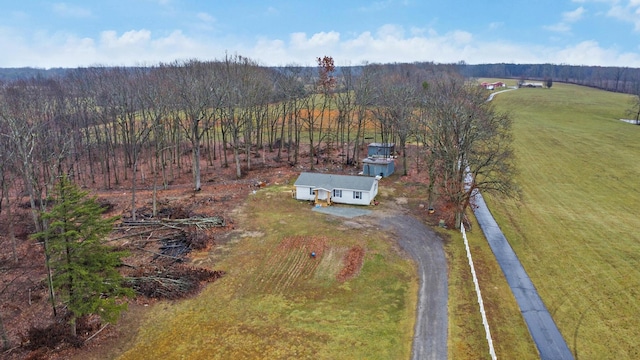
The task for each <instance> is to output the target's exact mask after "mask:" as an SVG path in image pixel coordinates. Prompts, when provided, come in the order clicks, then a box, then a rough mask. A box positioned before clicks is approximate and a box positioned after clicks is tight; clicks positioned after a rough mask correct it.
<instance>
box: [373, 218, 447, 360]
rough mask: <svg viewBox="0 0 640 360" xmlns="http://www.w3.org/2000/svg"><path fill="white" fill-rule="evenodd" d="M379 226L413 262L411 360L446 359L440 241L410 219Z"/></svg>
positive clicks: (444, 280) (389, 220) (444, 284)
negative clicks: (414, 296) (414, 302)
mask: <svg viewBox="0 0 640 360" xmlns="http://www.w3.org/2000/svg"><path fill="white" fill-rule="evenodd" d="M380 224H381V225H382V226H383V227H384V228H386V229H390V230H391V231H392V232H394V233H395V234H396V236H397V239H398V244H399V245H400V246H401V247H402V249H403V250H404V251H406V252H407V253H408V254H409V255H410V256H411V257H412V258H413V259H414V261H415V262H416V264H417V266H418V273H419V276H420V290H419V293H418V309H417V311H416V326H415V332H414V338H413V350H412V355H411V358H412V359H414V360H418V359H420V360H422V359H446V358H447V331H448V330H447V326H448V321H447V318H448V313H447V300H448V290H447V287H448V283H447V261H446V259H445V255H444V249H443V247H442V239H441V238H440V237H439V236H438V235H437V234H436V233H435V232H434V231H433V230H431V229H429V228H428V227H426V226H425V225H423V224H422V223H421V222H420V221H418V220H416V219H415V218H414V217H412V216H410V215H406V214H397V215H393V216H389V217H384V218H382V219H381V221H380Z"/></svg>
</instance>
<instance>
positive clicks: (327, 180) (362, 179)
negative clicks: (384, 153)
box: [293, 172, 377, 191]
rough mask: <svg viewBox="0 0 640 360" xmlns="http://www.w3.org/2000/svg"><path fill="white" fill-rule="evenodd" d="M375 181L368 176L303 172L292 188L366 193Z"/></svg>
mask: <svg viewBox="0 0 640 360" xmlns="http://www.w3.org/2000/svg"><path fill="white" fill-rule="evenodd" d="M375 181H377V180H376V178H374V177H369V176H351V175H336V174H320V173H309V172H303V173H301V174H300V176H298V180H296V182H295V183H294V184H293V185H294V186H309V187H313V188H320V189H325V190H333V189H348V190H359V191H368V190H371V187H372V186H373V183H374V182H375Z"/></svg>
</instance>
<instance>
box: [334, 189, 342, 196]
mask: <svg viewBox="0 0 640 360" xmlns="http://www.w3.org/2000/svg"><path fill="white" fill-rule="evenodd" d="M333 197H338V198H341V197H342V190H338V189H333Z"/></svg>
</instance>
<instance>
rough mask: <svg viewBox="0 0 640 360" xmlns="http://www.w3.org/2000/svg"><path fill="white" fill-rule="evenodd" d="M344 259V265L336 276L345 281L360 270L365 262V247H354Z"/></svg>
mask: <svg viewBox="0 0 640 360" xmlns="http://www.w3.org/2000/svg"><path fill="white" fill-rule="evenodd" d="M342 261H343V264H344V267H343V268H342V270H340V272H339V273H338V275H337V276H336V278H337V279H338V281H340V282H345V281H347V280H349V279H351V278H353V277H355V276H356V275H358V273H359V272H360V268H362V263H363V262H364V249H363V248H362V247H361V246H359V245H356V246H354V247H352V248H351V249H349V252H348V253H347V255H346V256H345V257H344V259H343V260H342Z"/></svg>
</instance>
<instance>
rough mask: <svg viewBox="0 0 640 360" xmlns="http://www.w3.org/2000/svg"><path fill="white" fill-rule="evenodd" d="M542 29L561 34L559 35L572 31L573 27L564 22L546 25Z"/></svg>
mask: <svg viewBox="0 0 640 360" xmlns="http://www.w3.org/2000/svg"><path fill="white" fill-rule="evenodd" d="M542 28H543V29H545V30H548V31H553V32H559V33H567V32H569V31H571V26H569V25H567V24H565V23H562V22H561V23H557V24H553V25H544V26H543V27H542Z"/></svg>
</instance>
